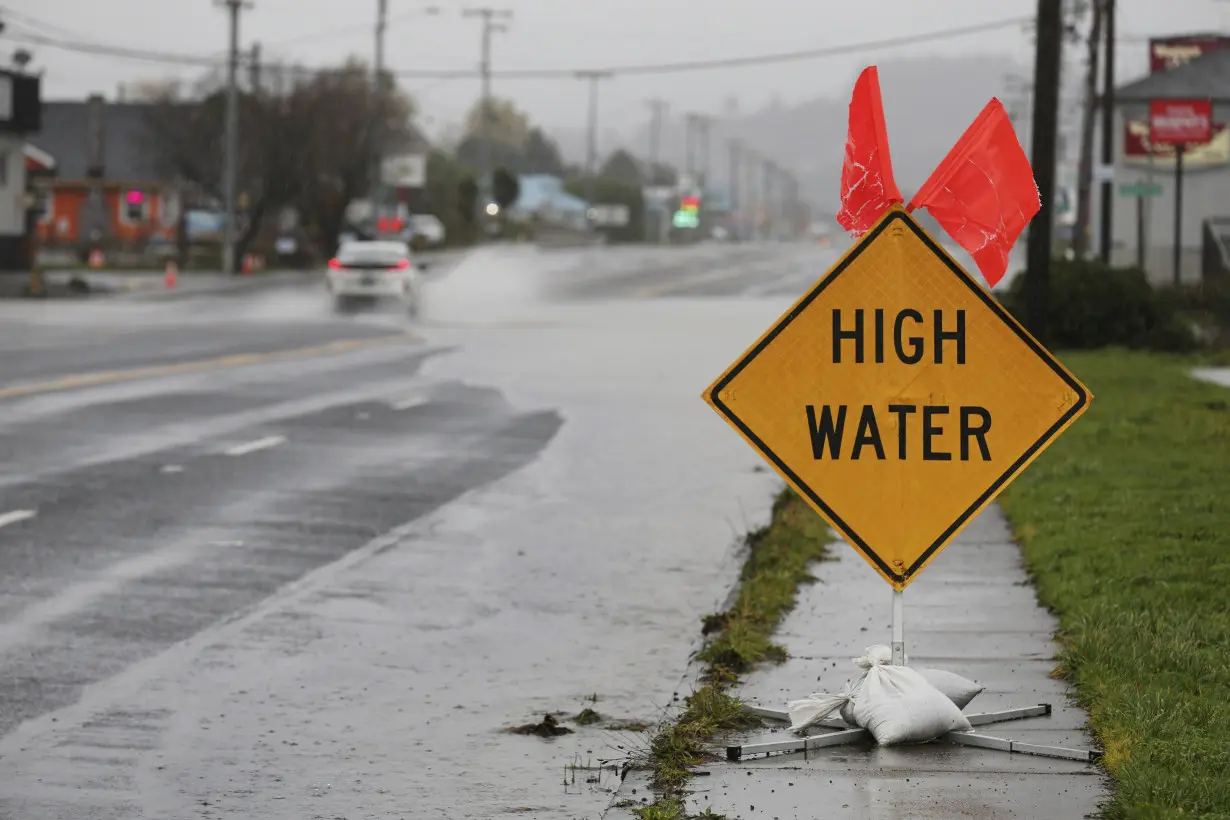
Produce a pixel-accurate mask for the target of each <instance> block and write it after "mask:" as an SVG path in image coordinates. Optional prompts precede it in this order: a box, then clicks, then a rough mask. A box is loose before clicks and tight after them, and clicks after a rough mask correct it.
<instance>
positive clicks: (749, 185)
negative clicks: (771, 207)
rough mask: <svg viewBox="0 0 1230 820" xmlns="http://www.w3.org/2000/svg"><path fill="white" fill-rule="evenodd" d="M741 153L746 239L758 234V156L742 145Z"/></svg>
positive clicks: (753, 237) (755, 236)
mask: <svg viewBox="0 0 1230 820" xmlns="http://www.w3.org/2000/svg"><path fill="white" fill-rule="evenodd" d="M741 153H742V154H743V156H742V159H743V175H744V183H745V184H744V186H743V191H744V195H743V198H744V200H745V201H746V203H747V205H746V208H745V210H746V211H747V234H748V239H756V238H757V237H758V236H759V231H758V228H759V226H758V225H757V217H758V216H759V215H760V213H759V193H760V189H759V188H758V187H757V184H756V179H757V177H756V169H757V168H759V167H760V166H759V162H760V157H759V156H757V154H756V152H755V151H751V150H749V149H748V148H747V147H746V146H744V148H743V150H742V152H741Z"/></svg>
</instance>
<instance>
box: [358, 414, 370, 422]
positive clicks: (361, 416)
mask: <svg viewBox="0 0 1230 820" xmlns="http://www.w3.org/2000/svg"><path fill="white" fill-rule="evenodd" d="M354 417H355V418H356V419H358V420H359V421H367V420H368V419H370V418H371V417H372V414H371V413H355V414H354Z"/></svg>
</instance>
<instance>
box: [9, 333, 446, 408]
mask: <svg viewBox="0 0 1230 820" xmlns="http://www.w3.org/2000/svg"><path fill="white" fill-rule="evenodd" d="M411 341H422V337H421V336H419V335H417V334H415V333H410V332H407V333H404V334H399V335H395V336H379V337H377V338H374V339H342V340H339V341H335V342H328V343H326V344H323V345H312V346H311V347H299V348H293V349H291V350H275V351H270V352H269V353H237V354H233V355H230V356H222V357H219V358H216V359H202V360H199V361H195V362H179V363H176V364H163V365H153V366H151V367H137V368H131V369H128V370H104V371H99V372H97V373H75V374H71V375H68V376H61V377H60V378H56V379H50V380H48V381H43V382H32V383H30V384H16V385H12V386H10V387H0V399H10V398H16V397H19V396H31V395H37V394H39V393H56V392H59V391H62V390H74V389H77V388H81V387H96V386H98V385H102V384H114V383H116V382H127V381H137V380H139V379H153V378H158V377H160V376H179V375H183V374H185V373H200V372H204V371H209V370H225V369H227V368H231V367H243V366H245V365H251V364H267V363H270V362H279V361H290V360H294V359H310V358H316V357H320V356H329V355H335V354H338V353H348V352H350V351H352V350H360V349H363V348H368V347H381V346H384V345H392V344H401V343H406V342H411Z"/></svg>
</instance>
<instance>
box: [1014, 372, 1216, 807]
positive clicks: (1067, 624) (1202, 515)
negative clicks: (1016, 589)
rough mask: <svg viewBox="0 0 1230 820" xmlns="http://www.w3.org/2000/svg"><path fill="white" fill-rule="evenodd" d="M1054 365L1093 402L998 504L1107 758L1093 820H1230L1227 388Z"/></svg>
mask: <svg viewBox="0 0 1230 820" xmlns="http://www.w3.org/2000/svg"><path fill="white" fill-rule="evenodd" d="M1063 358H1064V363H1065V364H1066V365H1067V366H1068V367H1069V368H1070V369H1071V370H1072V371H1073V372H1074V373H1076V374H1077V376H1078V377H1079V378H1080V379H1081V380H1082V381H1084V382H1085V384H1087V385H1088V386H1089V388H1090V390H1092V391H1093V393H1094V396H1095V399H1094V402H1093V405H1092V407H1091V408H1090V409H1089V411H1088V412H1087V413H1086V414H1085V416H1083V417H1082V418H1081V419H1079V420H1078V421H1077V422H1076V423H1075V424H1074V425H1073V426H1072V427H1071V428H1070V429H1069V430H1068V432H1066V433H1065V434H1064V435H1063V436H1062V437H1060V439H1059V440H1058V442H1056V444H1055V445H1054V446H1053V447H1052V448H1051V449H1050V450H1049V451H1048V452H1046V453H1045V454H1044V455H1043V456H1042V457H1040V458H1039V459H1038V461H1037V462H1035V463H1034V465H1033V466H1032V467H1030V468H1029V469H1028V470H1026V471H1025V472H1024V474H1023V475H1022V476H1021V478H1020V479H1018V480H1017V481H1016V483H1015V484H1013V485H1012V487H1011V488H1010V489H1009V490H1008V491H1007V492H1006V493H1005V495H1004V497H1003V507H1004V510H1005V511H1006V513H1007V515H1008V518H1009V519H1010V520H1011V522H1012V524H1013V526H1014V528H1015V530H1016V533H1017V536H1018V537H1019V539H1020V541H1021V543H1022V546H1023V548H1024V551H1025V556H1026V561H1027V563H1028V566H1029V568H1030V571H1031V572H1032V573H1033V575H1034V577H1035V579H1036V581H1037V587H1038V595H1039V597H1040V598H1041V600H1042V602H1043V603H1044V604H1045V605H1046V606H1048V607H1050V608H1051V609H1052V610H1053V611H1054V612H1055V613H1056V614H1057V615H1058V616H1059V619H1060V629H1061V634H1060V639H1061V642H1062V645H1063V647H1064V648H1063V652H1062V655H1061V660H1060V664H1061V666H1060V671H1061V673H1062V674H1063V675H1064V677H1065V678H1066V679H1067V680H1069V681H1070V682H1071V683H1072V684H1073V685H1074V687H1075V691H1076V693H1077V697H1078V699H1079V701H1080V703H1081V704H1082V705H1083V706H1084V707H1085V708H1087V709H1088V710H1089V714H1090V722H1091V724H1092V727H1093V729H1094V731H1095V732H1096V734H1097V736H1098V738H1099V739H1100V740H1101V742H1102V744H1103V748H1104V749H1105V758H1104V765H1105V766H1106V769H1107V770H1108V771H1109V772H1110V774H1111V775H1112V776H1113V778H1114V781H1115V784H1116V788H1115V792H1114V796H1113V799H1112V800H1111V801H1110V803H1109V804H1108V805H1107V806H1106V807H1105V808H1104V814H1105V816H1106V817H1108V818H1112V820H1120V819H1121V818H1130V819H1131V820H1138V819H1140V820H1143V819H1144V818H1170V817H1184V818H1190V817H1204V818H1230V390H1227V389H1225V388H1221V387H1217V386H1214V385H1206V384H1202V383H1200V382H1197V381H1195V380H1194V379H1191V378H1190V377H1189V376H1188V375H1187V371H1188V369H1189V368H1190V367H1191V366H1192V365H1193V364H1194V363H1196V361H1197V360H1196V359H1194V358H1193V359H1183V358H1174V357H1162V356H1156V355H1149V354H1142V353H1127V352H1120V351H1105V352H1098V353H1085V354H1075V353H1074V354H1071V355H1066V356H1064V357H1063ZM1202 363H1203V362H1202Z"/></svg>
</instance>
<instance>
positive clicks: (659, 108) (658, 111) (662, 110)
mask: <svg viewBox="0 0 1230 820" xmlns="http://www.w3.org/2000/svg"><path fill="white" fill-rule="evenodd" d="M648 105H649V110H650V112H651V114H650V117H649V184H650V185H652V184H653V182H654V175H655V174H656V173H657V170H658V163H659V162H661V160H662V157H661V153H662V122H663V119H664V117H665V115H666V110H667V108H668V105H667V103H666V101H665V100H650V101H649V102H648Z"/></svg>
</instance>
